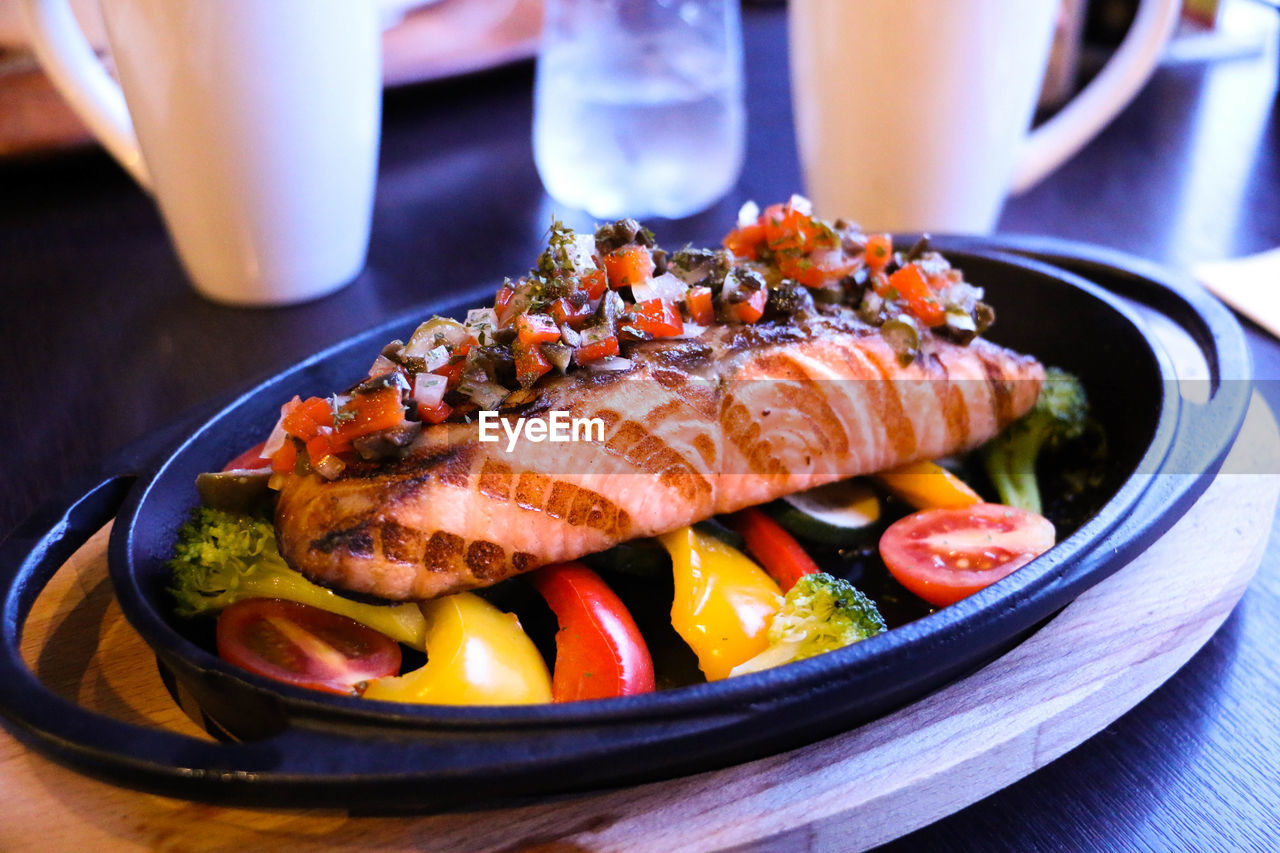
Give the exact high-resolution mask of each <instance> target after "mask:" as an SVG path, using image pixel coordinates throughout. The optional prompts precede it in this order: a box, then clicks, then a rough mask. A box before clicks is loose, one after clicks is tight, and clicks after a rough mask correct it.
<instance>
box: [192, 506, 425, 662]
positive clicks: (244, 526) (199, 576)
mask: <svg viewBox="0 0 1280 853" xmlns="http://www.w3.org/2000/svg"><path fill="white" fill-rule="evenodd" d="M169 567H170V568H171V569H172V571H173V579H172V586H170V587H169V590H170V592H172V593H173V597H174V599H175V601H176V607H175V610H176V612H177V613H178V615H180V616H194V615H196V614H198V613H207V612H216V611H218V610H221V609H222V608H224V607H226V606H228V605H230V604H233V603H235V602H237V601H241V600H243V599H246V598H282V599H286V600H288V601H296V602H299V603H301V604H309V605H311V606H312V607H318V608H320V609H321V610H327V611H329V612H330V613H337V614H340V615H342V616H346V617H348V618H350V619H354V620H355V621H357V622H359V623H360V624H362V625H367V626H368V627H370V628H372V629H374V630H375V631H377V632H379V633H381V634H385V635H387V636H388V637H390V638H392V639H393V640H396V641H397V642H401V643H404V644H405V645H408V646H412V647H414V648H416V649H421V648H422V647H423V643H424V635H425V632H426V624H425V622H424V621H423V619H422V613H421V612H420V611H419V610H418V608H417V606H416V605H413V604H398V605H396V604H391V605H378V604H365V603H363V602H359V601H352V600H351V599H349V598H343V597H342V596H340V595H338V594H337V593H335V592H333V590H330V589H325V588H324V587H322V586H317V585H316V584H314V583H312V582H311V581H309V580H307V579H306V578H305V577H303V576H302V575H301V574H299V573H298V572H296V571H294V570H293V569H291V568H289V566H288V565H287V564H286V563H285V561H284V560H283V559H282V558H281V557H280V552H279V550H278V549H277V548H276V532H275V528H273V527H272V525H271V522H270V521H269V520H267V519H265V518H260V517H253V516H246V515H238V514H233V513H229V512H224V511H222V510H216V509H210V508H208V507H200V508H199V509H197V510H196V511H195V513H194V514H193V516H192V519H191V521H189V522H188V523H187V524H186V525H184V526H183V527H182V529H181V530H179V531H178V545H177V547H176V548H175V549H174V556H173V559H172V560H170V561H169Z"/></svg>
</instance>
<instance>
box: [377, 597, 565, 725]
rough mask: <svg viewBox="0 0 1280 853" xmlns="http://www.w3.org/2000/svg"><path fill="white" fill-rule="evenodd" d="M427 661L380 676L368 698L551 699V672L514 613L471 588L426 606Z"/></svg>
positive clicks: (443, 701) (454, 701)
mask: <svg viewBox="0 0 1280 853" xmlns="http://www.w3.org/2000/svg"><path fill="white" fill-rule="evenodd" d="M422 615H423V616H424V617H426V621H427V635H426V645H427V662H426V664H425V665H424V666H422V667H420V668H419V669H415V670H414V671H413V672H409V673H406V674H404V675H399V676H388V677H386V678H376V679H374V680H372V681H370V682H369V686H368V688H367V689H366V690H365V692H364V697H365V698H366V699H381V700H384V701H387V702H416V703H422V704H431V705H530V704H535V703H538V702H550V701H551V675H550V673H549V672H547V665H546V663H545V662H544V661H543V660H542V655H540V654H538V649H537V648H536V647H535V646H534V644H533V641H532V640H530V639H529V636H528V635H527V634H526V633H525V632H524V629H522V628H521V627H520V620H519V619H517V618H516V616H515V615H514V614H512V613H504V612H503V611H501V610H499V609H498V608H496V607H494V606H493V605H492V604H490V603H489V602H487V601H485V600H484V599H483V598H481V597H480V596H478V595H475V594H474V593H470V592H460V593H457V594H455V595H449V596H445V597H444V598H437V599H435V600H434V601H428V602H425V603H424V604H423V605H422Z"/></svg>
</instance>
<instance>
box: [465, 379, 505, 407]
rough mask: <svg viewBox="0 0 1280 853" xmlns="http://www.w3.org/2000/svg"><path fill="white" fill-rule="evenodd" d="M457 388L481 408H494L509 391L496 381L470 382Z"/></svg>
mask: <svg viewBox="0 0 1280 853" xmlns="http://www.w3.org/2000/svg"><path fill="white" fill-rule="evenodd" d="M458 390H459V391H461V392H462V393H464V394H466V395H467V396H468V397H470V398H471V399H472V400H473V401H474V402H475V404H476V405H477V406H479V407H480V408H482V409H496V408H498V404H499V403H501V402H502V401H503V400H505V399H506V397H507V395H508V394H510V393H511V392H510V391H509V390H507V388H506V387H505V386H502V385H499V384H498V383H497V382H471V383H467V384H466V386H465V387H464V386H462V385H459V386H458Z"/></svg>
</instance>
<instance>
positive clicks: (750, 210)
mask: <svg viewBox="0 0 1280 853" xmlns="http://www.w3.org/2000/svg"><path fill="white" fill-rule="evenodd" d="M759 218H760V205H758V204H756V203H755V202H754V201H749V202H747V203H746V204H744V205H742V207H740V208H738V227H739V228H746V227H747V226H748V225H755V224H756V220H757V219H759Z"/></svg>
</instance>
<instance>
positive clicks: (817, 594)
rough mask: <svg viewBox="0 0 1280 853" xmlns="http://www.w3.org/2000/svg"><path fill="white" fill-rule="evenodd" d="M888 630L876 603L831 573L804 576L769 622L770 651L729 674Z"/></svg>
mask: <svg viewBox="0 0 1280 853" xmlns="http://www.w3.org/2000/svg"><path fill="white" fill-rule="evenodd" d="M884 630H886V629H885V624H884V618H883V617H882V616H881V615H880V611H879V610H877V609H876V606H875V604H874V603H873V602H872V601H871V599H869V598H867V597H866V596H865V595H863V594H862V593H861V592H859V591H858V590H857V589H855V588H854V586H853V584H851V583H849V582H848V581H846V580H843V579H841V578H837V577H833V576H832V575H829V574H827V573H826V572H819V573H816V574H810V575H805V576H804V577H802V578H801V579H800V580H799V581H797V582H796V585H795V586H793V587H792V588H791V589H790V590H789V591H788V592H787V595H786V598H785V599H783V602H782V606H781V608H779V610H778V612H777V614H776V615H775V616H774V617H773V620H772V621H771V622H770V623H769V632H768V639H769V645H768V647H767V648H766V649H765V650H764V651H762V652H761V653H760V654H758V655H756V656H755V657H753V658H751V659H750V660H747V661H745V662H743V663H741V664H739V665H738V666H735V667H734V668H733V670H732V671H731V672H730V673H729V674H730V675H745V674H746V673H749V672H759V671H760V670H763V669H769V668H771V667H775V666H781V665H782V664H784V663H790V662H791V661H795V660H803V659H805V658H810V657H813V656H814V655H820V654H822V653H823V652H829V651H833V650H835V649H840V648H844V647H845V646H848V645H852V644H853V643H857V642H860V641H862V640H865V639H867V638H868V637H874V636H875V635H876V634H879V633H880V632H882V631H884Z"/></svg>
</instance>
